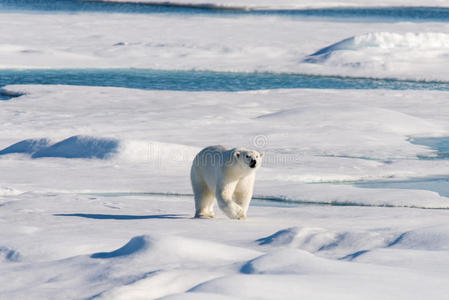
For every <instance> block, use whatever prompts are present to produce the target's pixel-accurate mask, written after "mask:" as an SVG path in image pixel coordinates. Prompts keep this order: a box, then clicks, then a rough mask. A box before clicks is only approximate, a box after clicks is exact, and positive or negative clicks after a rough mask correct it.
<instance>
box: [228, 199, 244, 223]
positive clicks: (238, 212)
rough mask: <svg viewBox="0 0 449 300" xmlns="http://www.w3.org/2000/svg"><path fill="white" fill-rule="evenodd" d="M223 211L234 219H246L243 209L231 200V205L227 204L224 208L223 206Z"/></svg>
mask: <svg viewBox="0 0 449 300" xmlns="http://www.w3.org/2000/svg"><path fill="white" fill-rule="evenodd" d="M223 211H224V212H225V214H226V215H227V216H228V217H229V218H231V219H235V220H245V219H246V214H245V211H244V209H243V208H242V207H241V206H240V205H238V204H236V203H234V202H232V203H231V205H228V206H227V207H226V208H224V209H223Z"/></svg>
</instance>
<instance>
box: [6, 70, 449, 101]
mask: <svg viewBox="0 0 449 300" xmlns="http://www.w3.org/2000/svg"><path fill="white" fill-rule="evenodd" d="M9 84H64V85H82V86H104V87H124V88H135V89H145V90H174V91H246V90H260V89H293V88H313V89H391V90H410V89H411V90H444V91H448V90H449V83H444V82H443V83H442V82H421V81H400V80H392V79H368V78H346V77H332V76H312V75H301V74H285V73H280V74H278V73H236V72H211V71H164V70H135V69H62V70H0V87H2V86H5V85H9ZM1 94H2V92H0V95H1ZM10 96H14V95H5V94H4V92H3V96H2V97H3V98H10Z"/></svg>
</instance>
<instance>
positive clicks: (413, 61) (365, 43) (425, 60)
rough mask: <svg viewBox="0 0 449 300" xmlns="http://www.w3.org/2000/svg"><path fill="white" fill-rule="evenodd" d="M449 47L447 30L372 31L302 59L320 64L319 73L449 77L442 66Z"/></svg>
mask: <svg viewBox="0 0 449 300" xmlns="http://www.w3.org/2000/svg"><path fill="white" fill-rule="evenodd" d="M448 50H449V34H447V33H438V32H422V33H412V32H408V33H394V32H373V33H368V34H364V35H360V36H353V37H350V38H347V39H344V40H342V41H339V42H337V43H334V44H332V45H330V46H327V47H325V48H322V49H320V50H318V51H316V52H315V53H313V54H311V55H309V56H307V57H306V58H305V59H304V60H303V62H304V63H310V64H314V65H315V66H321V67H322V68H323V70H321V71H319V72H320V73H323V72H324V73H325V74H334V75H340V76H341V75H344V76H360V77H376V78H380V77H383V78H385V77H389V78H399V79H407V80H426V81H431V80H447V78H448V77H447V73H445V71H444V70H445V69H444V67H443V66H446V65H447V58H446V56H447V52H448ZM442 67H443V68H442ZM435 70H443V72H435ZM316 71H317V70H316ZM324 73H323V74H324ZM436 73H438V74H436ZM441 73H442V74H443V75H442V74H441ZM374 74H375V75H374Z"/></svg>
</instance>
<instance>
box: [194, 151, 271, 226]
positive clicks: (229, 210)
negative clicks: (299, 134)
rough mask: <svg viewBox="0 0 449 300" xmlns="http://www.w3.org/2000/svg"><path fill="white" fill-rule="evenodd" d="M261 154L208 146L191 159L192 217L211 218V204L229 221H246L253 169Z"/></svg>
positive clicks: (254, 173)
mask: <svg viewBox="0 0 449 300" xmlns="http://www.w3.org/2000/svg"><path fill="white" fill-rule="evenodd" d="M263 155H264V153H263V152H258V151H254V150H247V149H237V148H233V149H229V148H225V147H223V146H209V147H206V148H204V149H203V150H201V151H200V152H199V153H198V154H197V155H196V157H195V159H194V160H193V164H192V169H191V171H190V180H191V182H192V188H193V193H194V195H195V218H213V217H214V204H215V201H216V200H218V206H219V207H220V209H221V210H222V211H223V212H224V213H225V214H226V215H227V216H228V217H229V218H231V219H246V212H247V210H248V206H249V202H250V201H251V197H252V195H253V187H254V179H255V175H256V170H257V169H259V167H260V165H261V163H262V157H263Z"/></svg>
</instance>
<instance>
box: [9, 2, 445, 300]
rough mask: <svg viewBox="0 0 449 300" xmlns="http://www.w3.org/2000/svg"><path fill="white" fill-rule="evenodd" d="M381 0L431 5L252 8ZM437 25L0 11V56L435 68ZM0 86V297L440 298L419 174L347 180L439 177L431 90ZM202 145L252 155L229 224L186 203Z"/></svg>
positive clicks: (400, 72) (347, 71)
mask: <svg viewBox="0 0 449 300" xmlns="http://www.w3.org/2000/svg"><path fill="white" fill-rule="evenodd" d="M194 1H195V0H192V1H189V3H193V2H194ZM179 2H181V1H179ZM209 2H210V3H212V2H213V1H212V0H211V1H209ZM183 3H187V2H183ZM213 3H214V4H216V5H223V4H224V2H213ZM241 3H243V4H241ZM254 3H256V2H250V1H245V2H239V3H237V2H231V1H229V2H226V5H234V4H239V5H244V6H251V5H253V4H254ZM273 3H274V2H272V1H271V2H268V1H266V2H265V1H258V2H257V4H254V5H258V6H259V5H261V6H262V5H263V6H266V5H270V4H273ZM398 4H400V5H434V6H438V5H441V6H445V5H447V4H446V2H441V1H407V2H405V1H400V3H399V1H390V0H384V1H380V2H376V3H374V2H372V1H370V2H367V1H361V0H359V1H349V0H348V1H345V2H341V1H338V2H337V1H330V0H329V1H326V3H325V2H313V3H312V2H310V1H282V2H281V1H279V2H276V3H274V5H275V6H270V7H272V8H280V7H281V6H282V7H284V6H285V7H287V6H289V7H291V5H295V7H306V6H309V5H310V6H314V7H318V6H320V5H326V6H332V5H334V6H335V5H345V6H350V5H359V6H369V5H376V6H377V5H389V6H390V5H398ZM205 24H207V26H205ZM447 29H448V25H447V24H446V23H427V22H426V23H410V22H390V23H383V22H377V21H372V22H371V21H369V22H359V23H357V22H346V21H335V20H323V19H321V20H319V19H314V20H312V19H310V20H304V19H294V18H281V17H273V16H271V17H270V16H257V17H255V16H245V17H240V16H239V17H237V16H232V17H223V16H219V17H212V16H195V15H189V16H182V17H181V16H179V15H177V16H173V15H164V16H161V15H138V14H136V15H121V14H113V15H106V14H101V13H97V14H85V13H82V14H60V13H58V14H42V13H33V14H25V13H2V14H1V18H0V37H1V38H2V45H1V46H0V66H1V68H5V69H7V68H85V67H89V68H132V67H139V68H154V69H168V70H174V69H184V70H190V69H208V70H227V71H255V70H257V71H273V72H293V73H294V72H297V73H300V72H303V73H307V72H308V73H316V74H325V73H329V74H337V75H338V76H346V75H351V76H367V77H397V78H412V79H423V80H434V79H436V80H447V78H448V77H447V76H448V75H447V74H448V73H447V70H448V68H447V62H446V61H445V60H444V57H445V55H446V54H445V53H447V48H448V46H447V34H446V32H447ZM111 32H113V33H114V34H111ZM320 49H322V50H320ZM314 53H315V54H314ZM310 59H312V60H313V59H314V60H315V61H309V62H304V60H310ZM0 93H1V94H4V95H14V96H15V97H14V98H11V99H5V101H0V120H1V121H2V127H1V131H0V132H1V134H0V211H1V213H0V298H1V299H108V300H109V299H113V300H114V299H117V300H118V299H127V300H128V299H224V300H225V299H228V300H230V299H301V298H305V299H320V300H322V299H357V300H360V299H395V300H396V299H423V298H429V299H437V300H438V299H446V298H447V295H448V293H449V286H448V285H447V278H448V276H449V271H448V266H449V234H448V229H449V228H448V222H447V220H448V217H449V199H448V198H447V197H445V196H444V195H443V194H441V195H440V194H439V193H437V192H432V191H431V190H429V189H426V187H425V186H423V188H422V189H417V186H414V189H413V187H412V186H410V187H408V188H406V189H398V188H376V189H374V188H362V186H363V185H364V184H367V183H372V182H374V183H375V182H381V181H384V182H390V183H392V182H393V183H394V182H396V183H400V182H409V183H410V184H411V185H413V180H426V179H432V178H441V180H445V179H446V180H447V176H448V175H447V174H448V172H449V160H447V159H446V158H447V157H446V156H447V155H446V154H447V153H446V152H447V137H448V136H449V107H448V105H447V92H442V91H412V90H403V91H393V90H331V89H321V90H314V89H298V90H258V91H242V92H185V91H151V90H138V89H127V88H112V87H83V86H64V85H9V86H6V87H2V89H1V90H0ZM213 144H225V145H227V146H243V147H248V148H254V149H257V150H261V151H264V152H265V156H264V163H263V167H262V168H261V169H260V170H259V171H258V174H257V179H256V186H255V197H254V198H253V200H252V205H251V207H250V209H249V212H248V220H246V221H237V220H230V219H228V218H227V217H225V216H224V215H223V214H222V213H221V211H219V210H218V209H216V212H217V217H216V218H214V219H210V220H204V219H200V220H199V219H193V218H192V216H193V213H194V203H193V195H192V191H191V187H190V182H189V169H190V165H191V163H192V159H193V157H194V156H195V154H196V153H197V152H198V151H199V150H200V149H201V148H203V147H204V146H207V145H213ZM424 158H425V159H424ZM356 183H358V184H356ZM365 186H367V185H365ZM368 186H369V185H368ZM392 186H393V185H392ZM446 196H447V195H446Z"/></svg>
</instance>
